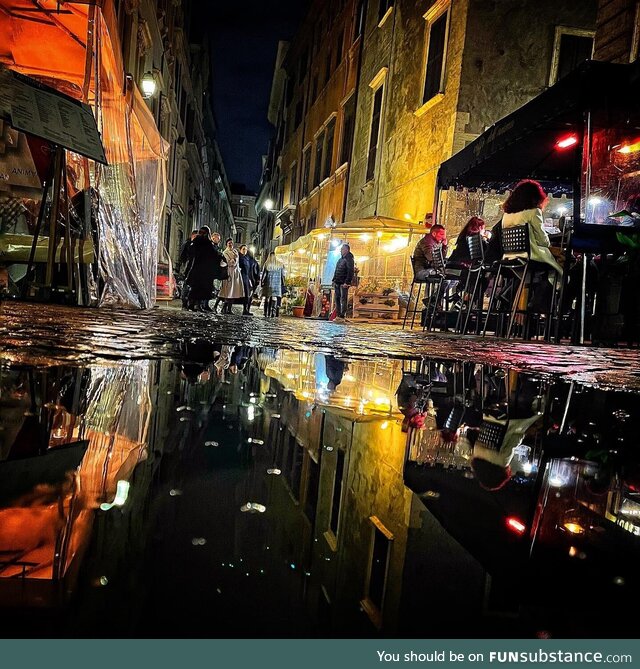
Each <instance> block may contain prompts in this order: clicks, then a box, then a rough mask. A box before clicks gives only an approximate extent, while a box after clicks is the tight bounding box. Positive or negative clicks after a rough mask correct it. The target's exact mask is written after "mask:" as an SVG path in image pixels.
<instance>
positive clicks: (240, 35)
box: [207, 0, 308, 190]
mask: <svg viewBox="0 0 640 669" xmlns="http://www.w3.org/2000/svg"><path fill="white" fill-rule="evenodd" d="M213 6H214V7H215V10H213V11H210V13H209V12H207V13H208V17H207V21H208V23H209V26H210V38H211V42H212V48H213V99H214V110H215V115H216V120H217V123H218V143H219V145H220V150H221V152H222V157H223V159H224V162H225V167H226V170H227V174H228V176H229V180H230V181H231V182H239V183H244V184H246V186H247V188H248V189H249V190H257V188H258V181H259V179H260V171H261V167H262V164H261V157H262V155H263V154H265V153H266V152H267V146H268V143H269V137H270V135H271V131H272V129H271V126H270V125H269V122H268V121H267V108H268V106H269V94H270V91H271V80H272V77H273V68H274V64H275V58H276V52H277V48H278V40H280V39H285V40H286V39H290V38H291V37H292V36H293V35H294V34H295V32H296V28H297V26H298V25H299V23H300V21H301V19H302V18H303V16H304V13H305V11H306V9H307V7H308V2H307V1H306V0H246V1H243V0H231V1H229V0H226V1H225V2H220V3H218V2H216V3H215V5H213ZM210 7H211V5H210Z"/></svg>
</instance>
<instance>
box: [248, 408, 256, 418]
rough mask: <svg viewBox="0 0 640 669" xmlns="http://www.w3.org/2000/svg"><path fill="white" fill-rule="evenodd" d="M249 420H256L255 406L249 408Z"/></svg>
mask: <svg viewBox="0 0 640 669" xmlns="http://www.w3.org/2000/svg"><path fill="white" fill-rule="evenodd" d="M247 418H248V419H249V421H254V420H255V419H256V408H255V407H254V406H253V404H250V405H249V406H248V407H247Z"/></svg>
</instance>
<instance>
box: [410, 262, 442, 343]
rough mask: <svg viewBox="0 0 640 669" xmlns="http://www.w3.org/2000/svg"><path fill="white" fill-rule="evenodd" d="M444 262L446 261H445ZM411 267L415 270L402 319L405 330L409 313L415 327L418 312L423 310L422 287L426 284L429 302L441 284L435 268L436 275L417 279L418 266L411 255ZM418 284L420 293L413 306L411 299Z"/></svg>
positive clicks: (426, 294) (426, 296)
mask: <svg viewBox="0 0 640 669" xmlns="http://www.w3.org/2000/svg"><path fill="white" fill-rule="evenodd" d="M443 264H444V263H443ZM411 268H412V270H413V281H412V282H411V289H410V291H409V301H408V302H407V310H406V311H405V314H404V319H403V321H402V329H403V330H404V328H405V326H406V324H407V320H408V318H409V313H411V329H413V325H414V323H415V320H416V314H417V313H418V311H422V309H421V307H420V295H421V293H422V287H423V286H424V288H425V291H424V292H425V298H426V299H427V303H429V301H430V300H432V299H433V296H434V294H435V292H436V289H437V288H439V286H440V280H441V279H440V276H439V275H438V274H436V273H435V269H434V275H433V276H429V277H427V278H425V279H416V267H415V260H414V257H413V256H411ZM416 286H418V293H417V295H416V298H415V302H414V303H413V308H412V307H411V300H412V298H413V290H414V288H415V287H416Z"/></svg>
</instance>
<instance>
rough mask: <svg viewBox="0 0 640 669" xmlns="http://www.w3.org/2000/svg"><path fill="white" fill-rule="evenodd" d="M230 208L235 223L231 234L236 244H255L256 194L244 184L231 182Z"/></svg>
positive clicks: (256, 223) (256, 221)
mask: <svg viewBox="0 0 640 669" xmlns="http://www.w3.org/2000/svg"><path fill="white" fill-rule="evenodd" d="M231 190H232V193H231V210H232V212H233V220H234V223H235V228H236V229H235V233H234V234H233V235H231V237H232V239H233V241H234V242H235V243H236V245H239V244H247V245H251V246H255V244H256V241H257V238H256V229H257V225H258V220H257V216H256V196H255V194H254V193H250V192H249V191H248V190H247V189H246V188H245V187H244V185H241V184H232V186H231Z"/></svg>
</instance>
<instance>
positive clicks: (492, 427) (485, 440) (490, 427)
mask: <svg viewBox="0 0 640 669" xmlns="http://www.w3.org/2000/svg"><path fill="white" fill-rule="evenodd" d="M506 432H507V424H506V422H495V423H494V422H493V421H490V420H486V419H484V420H483V421H482V423H481V424H480V431H479V433H478V438H477V439H476V442H475V445H476V446H482V447H483V448H487V449H489V450H491V451H499V450H500V448H502V442H503V440H504V436H505V434H506Z"/></svg>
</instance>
